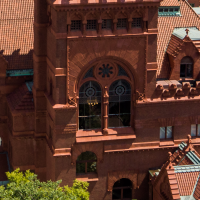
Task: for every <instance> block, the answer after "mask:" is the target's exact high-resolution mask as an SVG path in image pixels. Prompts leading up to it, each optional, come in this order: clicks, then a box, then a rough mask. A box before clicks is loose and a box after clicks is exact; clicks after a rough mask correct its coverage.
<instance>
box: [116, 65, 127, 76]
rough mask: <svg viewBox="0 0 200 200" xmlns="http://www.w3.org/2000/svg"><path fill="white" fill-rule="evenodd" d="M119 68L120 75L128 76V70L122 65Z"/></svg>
mask: <svg viewBox="0 0 200 200" xmlns="http://www.w3.org/2000/svg"><path fill="white" fill-rule="evenodd" d="M118 70H119V71H118V76H127V77H128V75H127V73H126V71H125V70H124V69H123V68H122V67H121V66H120V65H118Z"/></svg>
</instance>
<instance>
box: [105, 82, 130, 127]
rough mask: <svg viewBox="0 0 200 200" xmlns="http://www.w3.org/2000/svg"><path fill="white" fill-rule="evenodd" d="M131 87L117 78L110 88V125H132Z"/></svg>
mask: <svg viewBox="0 0 200 200" xmlns="http://www.w3.org/2000/svg"><path fill="white" fill-rule="evenodd" d="M130 107H131V87H130V84H129V83H128V82H127V81H125V80H117V81H115V82H114V83H112V85H111V86H110V89H109V121H108V122H109V125H108V126H109V127H125V126H130Z"/></svg>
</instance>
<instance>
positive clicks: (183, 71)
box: [180, 56, 193, 78]
mask: <svg viewBox="0 0 200 200" xmlns="http://www.w3.org/2000/svg"><path fill="white" fill-rule="evenodd" d="M192 76H193V60H192V59H191V58H190V57H188V56H186V57H184V58H183V59H182V60H181V66H180V77H181V78H192Z"/></svg>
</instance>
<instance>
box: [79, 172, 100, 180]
mask: <svg viewBox="0 0 200 200" xmlns="http://www.w3.org/2000/svg"><path fill="white" fill-rule="evenodd" d="M76 179H77V180H79V181H87V182H92V181H98V180H99V179H98V175H97V173H87V174H77V175H76Z"/></svg>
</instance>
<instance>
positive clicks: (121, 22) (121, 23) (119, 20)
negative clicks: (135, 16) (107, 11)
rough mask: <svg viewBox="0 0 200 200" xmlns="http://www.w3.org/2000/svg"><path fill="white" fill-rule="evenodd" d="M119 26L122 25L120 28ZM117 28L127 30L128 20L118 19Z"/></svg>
mask: <svg viewBox="0 0 200 200" xmlns="http://www.w3.org/2000/svg"><path fill="white" fill-rule="evenodd" d="M123 20H124V21H125V25H126V26H122V25H123ZM118 25H120V26H118ZM116 26H117V30H120V29H127V28H128V19H127V18H118V19H117V25H116Z"/></svg>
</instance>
